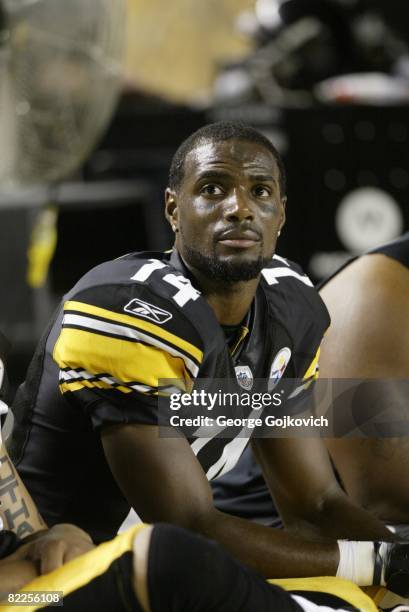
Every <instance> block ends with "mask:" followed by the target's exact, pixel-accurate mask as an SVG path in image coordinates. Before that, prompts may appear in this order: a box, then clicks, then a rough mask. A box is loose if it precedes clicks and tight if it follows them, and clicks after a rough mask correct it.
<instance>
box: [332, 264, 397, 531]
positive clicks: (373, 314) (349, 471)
mask: <svg viewBox="0 0 409 612" xmlns="http://www.w3.org/2000/svg"><path fill="white" fill-rule="evenodd" d="M320 293H321V297H322V298H323V299H324V301H325V303H326V306H327V308H328V309H329V311H330V314H331V319H332V326H331V328H330V330H329V331H328V334H327V336H326V337H325V339H324V342H323V344H322V351H321V359H320V373H321V376H322V378H344V379H348V378H353V379H368V378H369V379H373V378H377V379H379V381H378V382H376V383H375V382H374V384H373V385H372V384H366V386H365V387H362V389H361V391H360V397H359V406H356V408H355V410H353V409H352V407H351V406H350V405H349V406H348V405H346V404H345V403H344V404H341V403H340V404H339V405H338V406H337V412H338V418H340V419H341V420H342V421H343V422H346V423H348V420H349V421H350V422H351V426H353V425H357V426H359V420H362V419H363V416H364V415H363V411H364V410H366V411H367V413H368V416H367V419H366V422H363V424H362V425H363V433H362V435H363V436H364V435H365V433H366V435H368V436H370V437H366V438H365V437H348V438H342V437H339V438H333V439H328V440H326V443H327V447H328V449H329V451H330V453H331V456H332V459H333V460H334V463H335V465H336V467H337V470H338V472H339V473H340V476H341V478H342V481H343V484H344V486H345V488H346V491H347V493H348V495H349V496H351V497H352V499H354V500H355V501H356V502H357V503H359V504H361V505H363V506H364V507H367V508H368V509H369V510H371V511H372V512H373V513H374V514H376V515H377V516H378V517H380V518H381V519H382V520H385V521H390V522H398V523H399V522H408V520H409V510H408V508H409V479H407V478H405V477H404V474H405V473H407V468H408V448H409V435H408V429H409V403H408V396H409V395H408V384H409V382H408V381H409V350H408V348H409V325H408V312H409V270H408V269H407V268H405V267H404V266H403V265H401V264H400V263H398V262H397V261H395V260H394V259H391V258H389V257H386V256H385V255H367V256H364V257H361V258H360V259H359V260H357V261H355V262H354V263H352V264H351V265H349V266H348V267H347V268H346V269H345V270H343V271H342V272H340V273H339V274H338V275H337V276H335V277H334V278H333V279H332V280H331V281H330V282H329V283H328V284H327V285H325V286H324V287H323V289H322V290H321V292H320ZM392 379H394V380H392ZM398 379H399V380H398ZM381 381H382V382H381ZM386 381H387V382H386ZM375 387H376V388H375ZM374 395H375V396H376V397H374ZM339 411H342V414H339ZM376 413H378V414H376ZM354 418H357V420H358V423H354ZM371 418H372V424H371ZM363 420H364V421H365V419H363ZM388 424H390V428H389V430H388V427H387V425H388ZM371 432H372V433H371ZM377 432H378V435H377ZM375 436H376V437H375Z"/></svg>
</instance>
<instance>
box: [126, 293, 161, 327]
mask: <svg viewBox="0 0 409 612" xmlns="http://www.w3.org/2000/svg"><path fill="white" fill-rule="evenodd" d="M124 310H125V312H129V313H130V314H131V315H134V316H137V317H143V318H144V319H148V321H153V322H154V323H158V324H159V325H162V324H163V323H166V321H169V319H171V318H172V315H171V313H170V312H168V311H167V310H162V308H159V307H158V306H154V305H153V304H149V303H148V302H143V301H142V300H138V299H137V298H134V299H133V300H131V301H130V302H129V304H127V305H126V306H125V308H124Z"/></svg>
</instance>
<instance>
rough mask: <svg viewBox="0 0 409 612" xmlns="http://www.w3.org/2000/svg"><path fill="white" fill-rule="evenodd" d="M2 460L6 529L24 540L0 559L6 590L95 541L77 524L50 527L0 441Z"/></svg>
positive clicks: (0, 489)
mask: <svg viewBox="0 0 409 612" xmlns="http://www.w3.org/2000/svg"><path fill="white" fill-rule="evenodd" d="M0 461H1V465H0V516H1V518H2V521H3V526H4V529H7V530H9V531H13V532H14V533H15V534H16V535H17V536H18V537H19V538H21V539H22V541H23V543H22V545H21V546H20V547H19V548H18V549H17V551H16V552H15V553H13V554H12V555H9V556H8V557H7V558H6V559H4V560H1V561H0V591H2V592H5V591H7V590H13V588H18V587H16V586H15V585H18V586H21V585H23V584H25V583H26V582H28V581H29V580H31V579H32V578H34V577H35V575H37V574H38V572H39V573H41V574H46V573H48V572H51V571H52V570H54V569H56V568H57V567H60V566H61V565H63V564H64V563H67V562H68V561H70V560H71V559H74V558H75V557H78V556H79V555H82V554H84V553H85V552H88V551H89V550H91V549H92V548H94V544H93V543H92V540H91V538H90V537H89V536H88V534H86V533H85V532H84V531H82V529H79V528H78V527H75V526H74V525H68V524H67V525H54V526H53V527H51V529H47V525H46V524H45V522H44V521H43V519H42V518H41V516H40V513H39V512H38V510H37V507H36V505H35V504H34V501H33V499H32V498H31V495H30V494H29V492H28V491H27V489H26V487H25V486H24V483H23V481H22V480H21V478H20V476H19V475H18V472H17V470H16V468H15V467H14V465H13V463H12V461H11V459H10V457H9V456H8V453H7V450H6V448H5V445H4V444H2V445H0ZM33 562H38V564H37V565H35V564H34V563H33ZM10 585H14V586H13V588H12V586H10Z"/></svg>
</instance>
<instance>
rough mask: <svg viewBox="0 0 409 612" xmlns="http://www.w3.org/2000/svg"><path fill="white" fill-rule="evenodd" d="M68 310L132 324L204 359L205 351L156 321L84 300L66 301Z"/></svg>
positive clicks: (65, 308) (199, 360)
mask: <svg viewBox="0 0 409 612" xmlns="http://www.w3.org/2000/svg"><path fill="white" fill-rule="evenodd" d="M66 310H74V311H76V312H81V313H84V314H90V315H94V316H96V317H102V318H104V319H109V320H110V321H114V322H115V323H118V324H121V323H125V324H126V325H131V326H132V327H135V328H136V329H140V330H143V331H146V332H148V333H151V334H153V335H155V336H157V337H158V338H160V339H161V340H164V341H165V342H170V343H172V344H174V345H175V346H177V347H179V348H180V349H182V350H183V351H185V352H186V353H188V354H189V355H191V356H192V357H193V358H194V359H195V360H196V361H198V362H199V363H201V362H202V360H203V352H202V351H201V350H200V349H198V348H197V347H196V346H194V345H193V344H191V343H190V342H187V341H186V340H183V339H182V338H179V336H176V335H175V334H172V333H171V332H168V331H167V330H166V329H163V327H161V326H160V325H155V323H149V321H144V320H142V319H138V318H137V317H132V316H130V315H126V314H120V313H118V312H112V311H111V310H106V309H105V308H99V306H92V305H91V304H85V303H83V302H76V301H68V302H65V304H64V311H66Z"/></svg>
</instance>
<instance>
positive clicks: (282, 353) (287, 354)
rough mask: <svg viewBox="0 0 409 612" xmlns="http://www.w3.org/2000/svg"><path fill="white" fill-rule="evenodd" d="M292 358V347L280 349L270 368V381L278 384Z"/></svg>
mask: <svg viewBox="0 0 409 612" xmlns="http://www.w3.org/2000/svg"><path fill="white" fill-rule="evenodd" d="M290 359H291V349H290V348H288V346H285V347H284V348H282V349H280V350H279V351H278V353H277V355H276V356H275V357H274V359H273V363H272V364H271V369H270V383H272V384H273V385H276V384H277V383H278V381H279V380H280V378H281V377H282V375H283V374H284V372H285V369H286V367H287V366H288V362H289V361H290Z"/></svg>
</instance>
